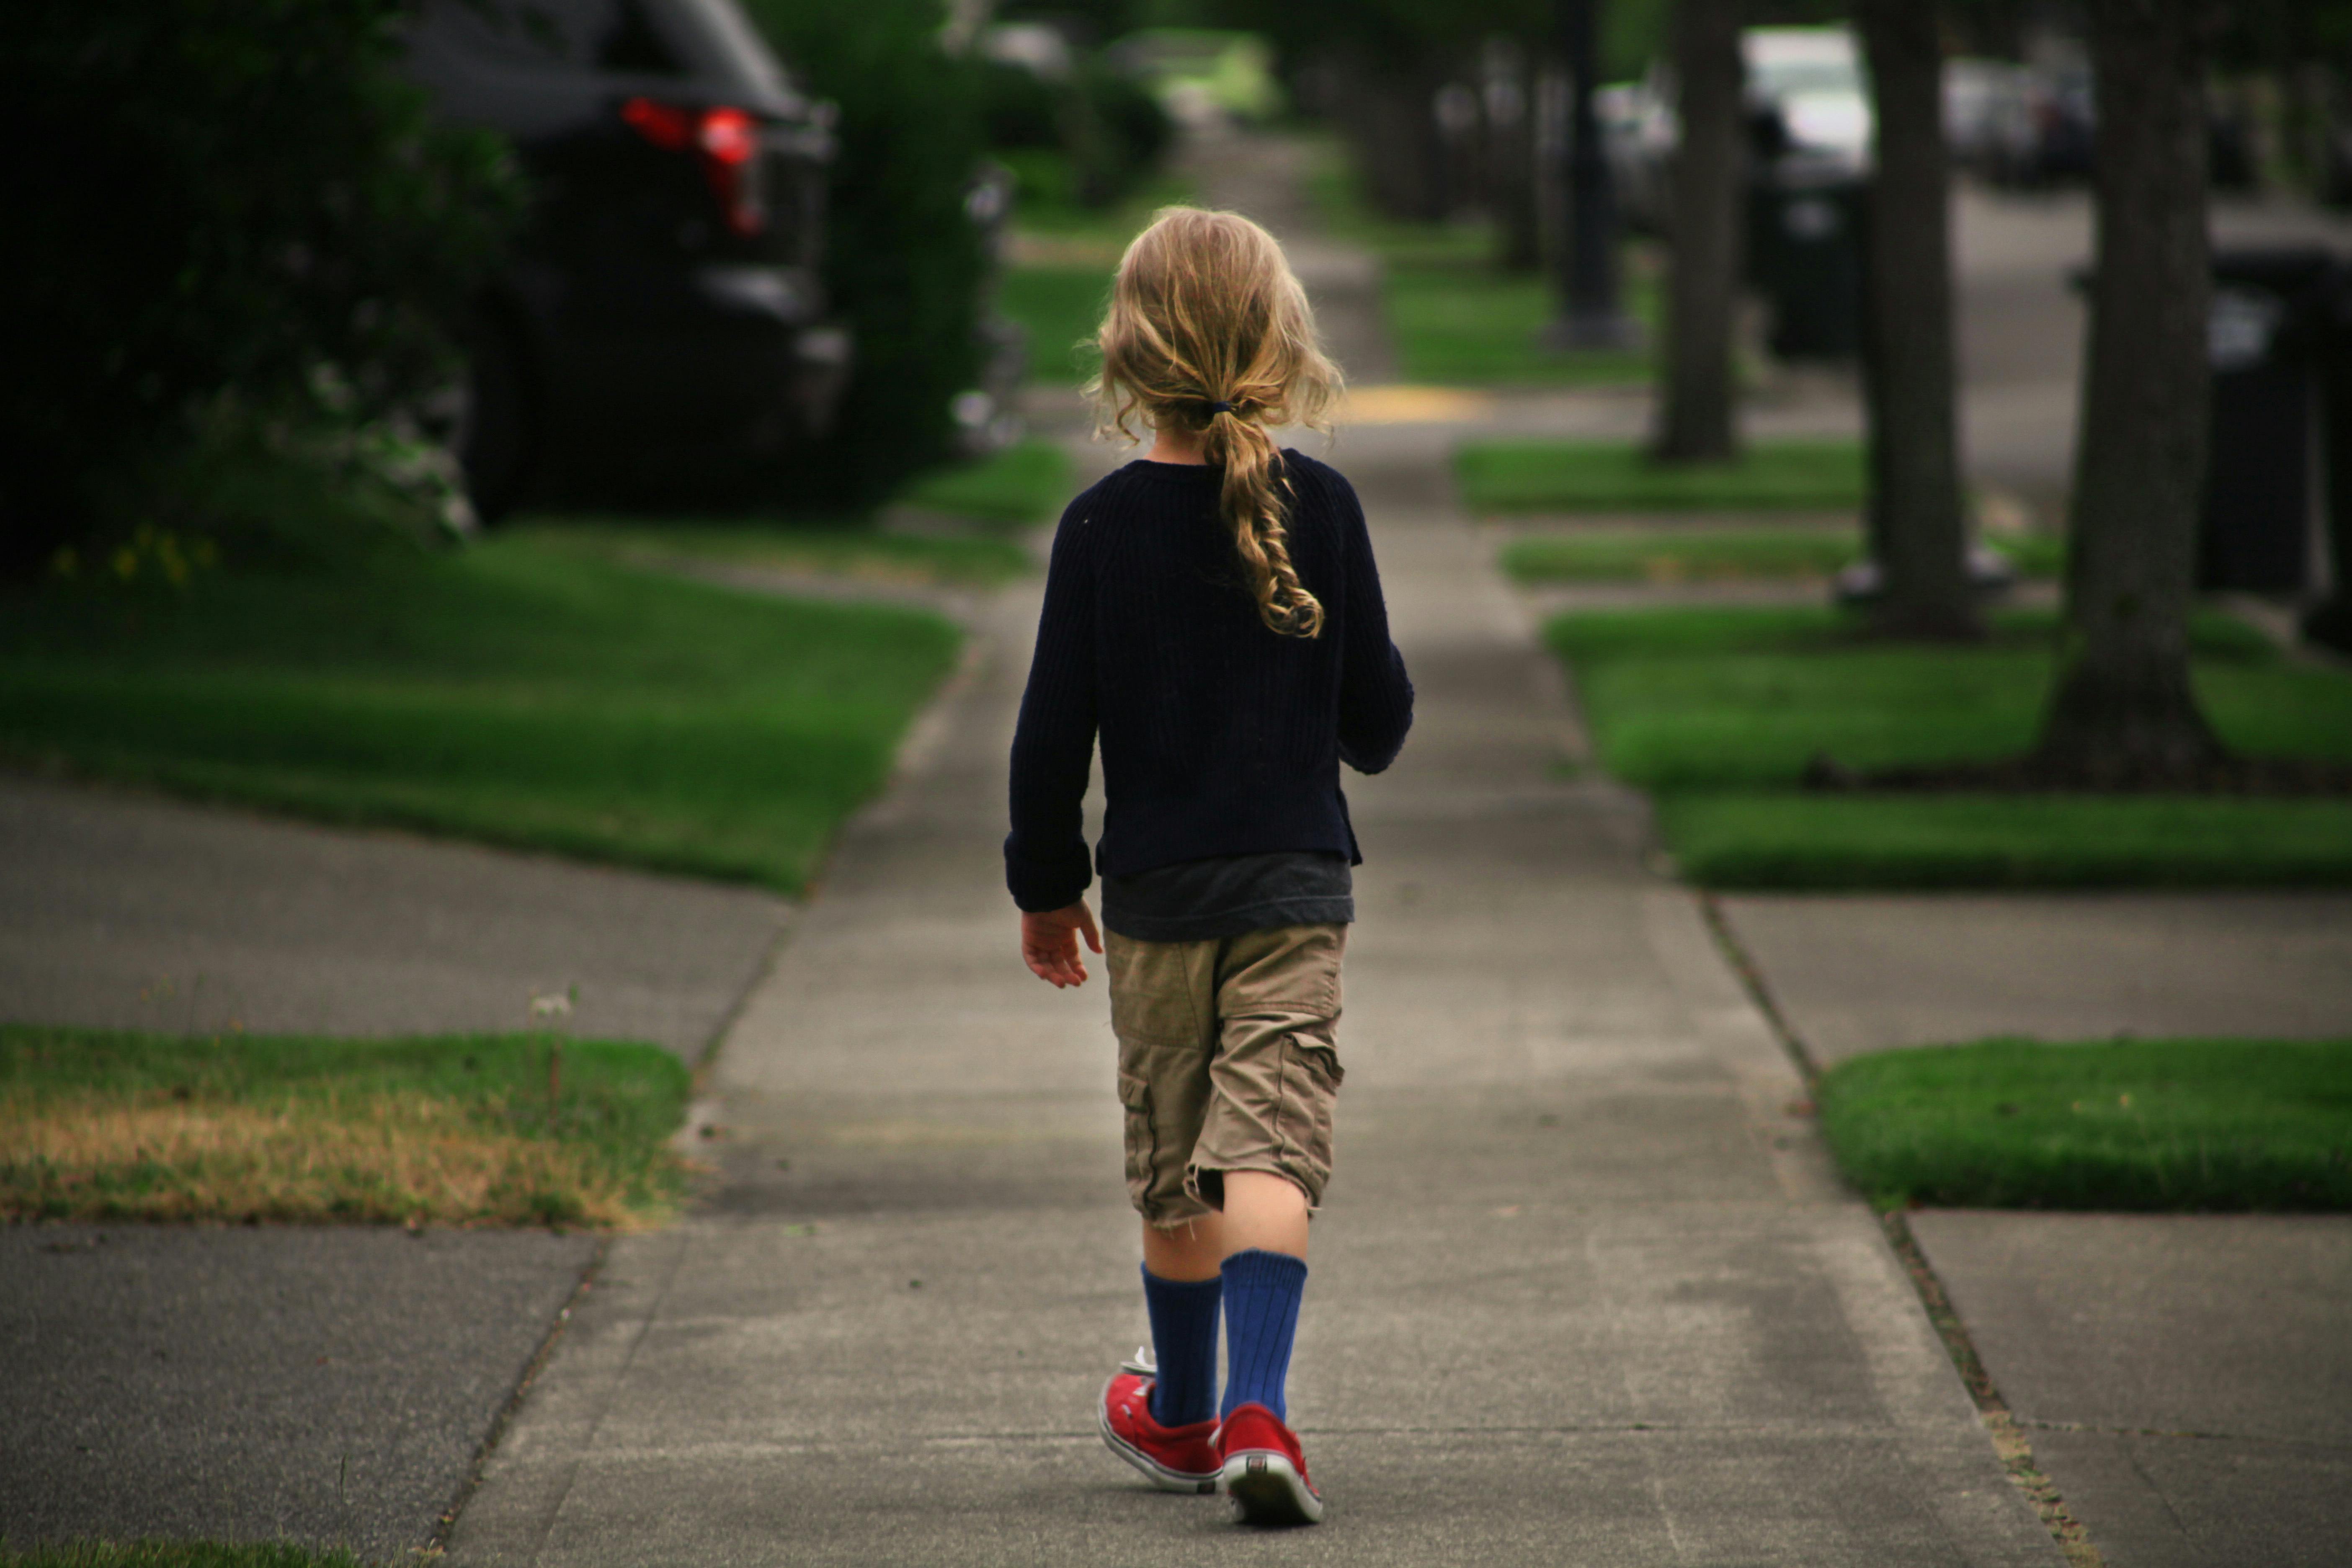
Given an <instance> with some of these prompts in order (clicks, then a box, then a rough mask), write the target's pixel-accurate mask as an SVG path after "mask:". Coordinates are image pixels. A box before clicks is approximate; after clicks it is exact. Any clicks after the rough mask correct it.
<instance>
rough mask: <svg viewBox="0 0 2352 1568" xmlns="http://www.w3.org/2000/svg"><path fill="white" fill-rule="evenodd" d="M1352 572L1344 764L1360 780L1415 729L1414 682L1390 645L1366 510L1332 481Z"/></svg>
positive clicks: (1342, 687)
mask: <svg viewBox="0 0 2352 1568" xmlns="http://www.w3.org/2000/svg"><path fill="white" fill-rule="evenodd" d="M1332 478H1333V480H1334V483H1333V487H1332V489H1333V495H1332V504H1333V506H1334V507H1335V508H1336V510H1337V511H1338V513H1339V517H1338V521H1339V538H1340V545H1341V554H1342V556H1343V558H1344V560H1345V562H1346V571H1347V584H1348V587H1347V613H1346V615H1345V616H1343V617H1342V618H1341V622H1340V635H1341V637H1342V638H1343V646H1342V647H1341V648H1340V650H1339V658H1340V665H1339V756H1340V758H1341V760H1342V761H1344V762H1346V763H1347V764H1348V765H1349V767H1352V768H1354V769H1355V770H1356V771H1357V772H1358V773H1379V772H1380V771H1381V769H1383V768H1385V767H1387V766H1388V765H1389V764H1390V763H1392V762H1394V761H1396V757H1397V753H1398V752H1401V751H1402V750H1403V749H1404V738H1405V732H1406V731H1409V730H1411V729H1412V679H1410V678H1409V677H1408V676H1407V675H1406V674H1405V670H1404V656H1403V655H1402V654H1401V653H1399V652H1397V649H1396V644H1394V643H1393V642H1391V641H1390V640H1389V606H1388V601H1387V600H1386V599H1385V598H1383V597H1382V596H1381V572H1380V567H1379V566H1378V565H1376V564H1375V563H1373V561H1372V536H1371V533H1370V530H1368V529H1367V528H1366V527H1365V526H1364V509H1363V507H1362V505H1361V504H1360V502H1358V500H1356V492H1355V489H1354V488H1353V487H1352V486H1350V485H1349V483H1348V481H1347V480H1345V479H1340V478H1339V476H1338V475H1336V474H1335V475H1333V476H1332Z"/></svg>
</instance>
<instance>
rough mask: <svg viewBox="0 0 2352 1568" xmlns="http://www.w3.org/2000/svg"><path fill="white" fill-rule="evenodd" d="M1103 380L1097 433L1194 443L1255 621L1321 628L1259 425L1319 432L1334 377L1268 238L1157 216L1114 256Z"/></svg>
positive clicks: (1299, 291) (1241, 222) (1214, 216)
mask: <svg viewBox="0 0 2352 1568" xmlns="http://www.w3.org/2000/svg"><path fill="white" fill-rule="evenodd" d="M1096 342H1097V343H1098V344H1099V345H1100V347H1101V349H1102V371H1101V374H1098V375H1097V377H1096V378H1095V381H1094V384H1093V385H1092V386H1090V387H1089V388H1088V389H1087V390H1088V391H1089V392H1091V393H1092V394H1093V395H1094V396H1095V397H1096V399H1097V405H1098V406H1099V407H1100V409H1101V411H1102V423H1103V426H1104V428H1105V430H1106V432H1108V430H1112V429H1116V430H1118V431H1119V432H1120V433H1121V434H1123V435H1125V436H1127V437H1129V439H1130V440H1133V439H1139V437H1137V435H1136V432H1135V431H1134V430H1133V429H1131V428H1130V427H1129V423H1128V422H1129V419H1130V418H1132V417H1133V416H1135V415H1136V414H1137V413H1138V412H1141V413H1142V414H1143V415H1144V416H1145V417H1146V418H1148V419H1149V420H1150V423H1151V425H1152V426H1154V427H1155V428H1162V429H1164V428H1168V427H1170V426H1173V427H1175V428H1178V429H1182V430H1189V431H1192V432H1193V433H1195V434H1197V435H1199V436H1201V437H1202V455H1203V456H1204V457H1206V458H1208V460H1209V462H1210V463H1211V464H1213V466H1215V467H1217V468H1221V469H1223V474H1224V479H1223V485H1222V487H1221V488H1220V489H1219V492H1218V509H1217V510H1218V512H1219V515H1220V516H1222V517H1223V520H1224V521H1225V523H1226V525H1227V526H1228V527H1230V528H1231V529H1232V530H1233V534H1234V549H1235V551H1236V552H1238V553H1239V554H1240V556H1241V563H1242V572H1243V576H1244V582H1245V584H1246V585H1247V587H1248V588H1249V591H1250V594H1251V595H1252V597H1254V598H1255V599H1256V601H1257V613H1258V616H1259V618H1260V619H1262V620H1264V621H1265V624H1266V625H1267V626H1270V627H1272V628H1273V629H1274V630H1275V631H1276V632H1279V633H1282V634H1283V635H1285V636H1287V637H1316V636H1318V635H1320V633H1321V632H1322V630H1323V606H1322V605H1321V604H1320V603H1319V602H1318V600H1317V599H1316V597H1315V595H1312V594H1310V593H1308V592H1307V585H1306V584H1304V583H1302V582H1300V581H1299V580H1298V569H1297V567H1296V566H1294V565H1292V564H1291V561H1290V544H1289V536H1288V516H1287V514H1288V510H1289V508H1288V506H1287V503H1286V493H1287V492H1288V490H1289V489H1290V481H1289V478H1288V476H1287V475H1280V474H1277V472H1276V467H1277V461H1278V458H1279V454H1278V453H1277V452H1276V450H1275V445H1274V437H1271V436H1269V435H1267V434H1266V426H1269V425H1275V426H1280V425H1307V426H1314V427H1315V428H1317V429H1326V430H1328V428H1329V423H1328V415H1329V413H1330V408H1331V405H1332V404H1333V402H1334V401H1336V400H1337V399H1338V397H1339V386H1340V382H1339V367H1338V366H1337V365H1334V364H1333V363H1331V362H1330V360H1329V359H1328V358H1326V357H1325V356H1324V353H1323V350H1322V347H1321V345H1320V344H1319V343H1318V342H1317V341H1316V334H1315V314H1314V311H1313V310H1312V309H1310V308H1309V306H1308V305H1307V290H1306V289H1303V288H1301V287H1300V286H1299V282H1298V279H1297V277H1296V276H1295V275H1293V273H1292V272H1291V270H1290V263H1289V262H1288V261H1287V260H1286V259H1285V258H1284V257H1283V254H1282V247H1281V246H1280V245H1279V244H1277V243H1276V240H1275V237H1274V236H1272V235H1270V234H1268V233H1266V231H1265V230H1264V229H1263V228H1260V227H1259V226H1257V225H1256V224H1254V223H1252V222H1251V221H1250V220H1249V219H1247V218H1245V217H1243V216H1241V215H1240V214H1238V213H1224V212H1203V211H1202V210H1201V209H1200V208H1198V207H1181V206H1180V207H1163V208H1161V209H1160V212H1159V213H1158V214H1157V215H1156V216H1154V217H1153V218H1152V221H1151V226H1150V227H1149V228H1147V229H1145V230H1144V231H1143V232H1142V233H1141V234H1139V235H1138V236H1136V237H1135V241H1134V243H1133V244H1131V245H1129V247H1127V254H1126V255H1125V256H1124V257H1122V258H1119V263H1118V279H1117V280H1116V281H1115V282H1114V283H1113V284H1112V285H1111V297H1110V310H1109V311H1108V313H1107V314H1106V315H1105V316H1104V318H1103V323H1102V329H1101V331H1099V332H1097V334H1096Z"/></svg>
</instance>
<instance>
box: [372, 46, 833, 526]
mask: <svg viewBox="0 0 2352 1568" xmlns="http://www.w3.org/2000/svg"><path fill="white" fill-rule="evenodd" d="M408 61H409V70H410V73H411V75H412V76H413V77H414V78H415V80H417V81H418V82H419V83H421V84H422V85H423V86H425V88H426V89H428V90H429V91H430V92H431V94H432V96H433V100H434V103H435V106H436V113H437V114H439V115H440V116H441V117H442V118H444V119H446V121H449V122H451V123H454V124H461V125H468V126H484V127H488V128H490V129H493V130H496V131H499V132H504V133H505V134H506V136H507V137H508V138H509V139H510V141H511V142H512V143H513V146H514V148H515V151H516V154H517V156H518V158H519V159H520V163H521V164H522V169H523V173H524V175H525V177H526V180H527V183H528V185H529V188H530V193H531V202H532V206H531V210H530V215H529V217H528V219H527V221H526V224H525V226H524V230H523V233H522V235H521V237H520V240H519V241H518V243H517V245H516V247H515V251H514V254H513V257H512V258H511V260H510V262H509V265H508V266H507V267H506V268H505V269H504V272H503V274H502V275H501V276H500V277H499V279H498V281H497V283H496V285H495V286H494V287H493V288H492V289H491V290H490V291H489V293H488V296H487V297H486V298H485V299H484V300H483V301H482V303H481V307H480V310H479V312H478V319H477V321H476V322H475V323H474V325H473V329H472V331H471V334H470V337H471V342H470V343H469V348H470V351H471V360H472V375H471V385H470V392H471V396H470V398H469V399H468V407H467V414H466V416H465V420H464V424H463V426H462V429H461V432H460V437H459V447H460V455H461V456H462V457H463V458H464V460H465V464H466V471H467V478H468V480H469V483H470V488H471V489H472V490H473V492H474V500H475V505H476V507H477V509H478V510H479V511H480V512H481V513H482V514H483V515H484V516H485V517H495V516H497V515H498V514H499V513H500V512H502V511H505V510H509V509H510V508H511V507H513V506H514V505H515V503H516V502H517V501H518V500H521V499H522V498H524V497H525V496H526V495H528V494H530V493H531V492H532V491H534V490H536V489H541V488H542V487H545V486H549V485H554V486H559V487H561V488H564V489H575V488H578V487H580V486H583V485H585V486H589V487H599V486H612V485H615V484H617V485H619V486H621V487H623V488H625V489H630V490H640V491H641V490H646V489H652V488H653V487H654V486H656V485H658V484H664V483H668V482H673V481H676V480H677V479H687V480H688V481H689V482H690V481H691V480H692V479H694V478H695V477H697V476H705V477H708V476H711V475H724V474H729V473H734V472H740V471H748V470H750V469H751V468H756V466H757V465H758V464H759V463H760V462H761V460H763V459H767V458H772V457H774V456H775V455H776V454H777V453H779V452H781V451H782V450H783V449H785V448H786V447H788V446H789V445H790V444H791V443H792V442H793V441H794V440H796V439H800V438H803V437H809V436H812V435H816V434H821V433H822V432H823V430H824V426H826V424H827V422H828V421H829V419H830V418H831V416H832V412H833V409H834V406H835V403H836V402H837V401H838V399H839V396H840V393H841V389H842V386H843V384H844V383H845V381H846V379H847V375H848V370H849V359H850V350H851V344H850V338H849V334H848V332H847V331H845V329H844V328H842V327H841V326H840V325H839V324H837V323H836V322H835V321H832V320H831V319H830V318H829V317H828V314H827V304H826V300H825V294H824V283H823V274H822V270H821V264H822V261H823V257H824V200H825V195H824V193H825V176H826V166H827V164H829V163H831V161H832V159H833V155H834V142H833V136H832V111H831V106H830V105H826V104H820V103H813V102H811V101H810V100H808V99H807V98H806V97H805V96H803V94H802V93H801V92H799V91H798V90H797V89H795V88H794V87H793V83H792V80H791V79H790V77H789V76H787V74H786V73H785V71H784V69H783V68H782V65H781V64H780V63H779V62H778V61H777V59H776V58H775V56H774V55H773V54H772V53H771V52H770V51H769V49H768V47H767V45H766V44H765V42H764V41H763V40H762V39H761V37H760V35H759V34H758V32H757V31H756V30H755V29H754V28H753V26H751V22H750V21H749V20H748V19H747V18H746V17H745V16H743V14H742V12H741V11H740V10H739V9H738V8H737V6H736V5H735V0H425V3H424V4H423V5H422V6H421V7H420V9H419V13H418V16H417V19H416V21H415V26H414V28H413V31H412V34H411V37H410V44H409V52H408Z"/></svg>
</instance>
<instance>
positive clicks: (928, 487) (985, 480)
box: [894, 441, 1073, 569]
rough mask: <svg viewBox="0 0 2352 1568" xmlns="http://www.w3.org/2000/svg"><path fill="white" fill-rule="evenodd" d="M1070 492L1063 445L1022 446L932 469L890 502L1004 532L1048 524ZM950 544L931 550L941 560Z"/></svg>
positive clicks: (1038, 443) (1029, 443)
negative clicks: (961, 519)
mask: <svg viewBox="0 0 2352 1568" xmlns="http://www.w3.org/2000/svg"><path fill="white" fill-rule="evenodd" d="M1072 490H1073V484H1072V481H1071V478H1070V458H1069V454H1068V453H1066V452H1065V451H1064V450H1063V449H1062V447H1061V443H1059V442H1057V441H1022V442H1017V443H1015V444H1014V445H1013V446H1010V447H1004V448H1003V450H1001V451H996V452H992V453H990V454H989V455H988V456H987V457H985V458H980V459H978V460H977V461H974V462H970V463H959V464H957V465H956V466H954V467H953V468H936V469H933V470H932V471H931V472H929V473H928V474H924V475H922V476H921V477H920V478H919V479H915V480H914V481H913V482H912V483H911V484H908V486H907V487H906V488H905V489H901V490H900V491H899V492H898V495H897V497H895V498H894V499H895V500H898V502H899V503H900V504H902V505H906V506H911V507H917V508H919V509H921V510H925V511H937V512H947V513H949V514H950V515H953V516H956V517H963V518H970V519H971V520H972V521H975V522H981V523H992V524H996V525H998V526H1000V527H1004V528H1026V527H1028V526H1029V525H1030V524H1032V523H1038V522H1050V521H1053V519H1054V517H1055V514H1056V513H1058V512H1059V511H1060V510H1062V507H1063V506H1064V504H1065V503H1066V502H1067V501H1068V500H1069V499H1070V496H1071V494H1072ZM951 543H952V542H947V541H940V542H932V545H933V548H934V550H935V552H940V555H941V557H942V558H944V555H945V552H946V550H947V547H948V546H949V545H950V544H951ZM897 548H902V549H908V550H912V549H913V548H914V546H913V545H912V544H911V543H910V544H908V545H902V546H898V547H897ZM1016 569H1017V568H1016Z"/></svg>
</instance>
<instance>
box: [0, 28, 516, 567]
mask: <svg viewBox="0 0 2352 1568" xmlns="http://www.w3.org/2000/svg"><path fill="white" fill-rule="evenodd" d="M404 8H405V7H404V4H403V0H145V3H143V4H141V5H96V6H93V5H88V4H86V3H84V0H13V3H12V4H11V5H8V6H7V7H6V9H5V12H0V133H5V135H6V136H7V140H8V144H9V146H10V147H11V148H12V149H14V152H13V153H12V155H11V156H10V158H9V159H8V160H7V173H6V174H5V175H0V204H4V206H0V210H5V211H6V212H7V214H8V221H9V226H10V230H11V233H10V241H11V245H12V247H13V250H14V256H13V258H12V259H13V260H14V262H15V266H14V267H13V268H12V269H11V271H12V276H11V281H10V286H9V288H8V289H6V290H5V293H0V348H5V358H6V361H7V363H8V365H9V369H10V374H9V375H8V377H7V379H6V384H5V389H4V390H0V571H11V570H13V571H16V572H22V571H25V570H26V569H28V568H30V567H32V566H34V565H36V564H37V563H40V562H42V561H44V560H46V559H47V558H48V556H49V555H50V553H51V552H53V551H54V550H55V549H56V548H57V547H58V545H59V544H61V543H63V542H67V541H68V540H72V539H74V538H76V537H77V536H79V535H84V534H88V533H89V532H90V531H93V530H94V529H96V528H98V527H100V526H101V525H102V524H103V523H104V522H105V521H106V519H107V517H108V515H109V513H110V510H122V509H126V508H127V509H128V510H131V511H132V512H134V513H135V512H136V511H137V510H138V500H137V497H138V495H139V491H140V483H139V481H140V479H141V476H142V475H158V476H160V474H162V473H163V472H164V471H166V470H168V468H169V467H170V465H171V463H172V461H173V458H174V454H175V453H177V452H178V451H179V450H181V449H182V448H184V447H185V446H186V445H187V443H188V442H189V440H190V439H191V436H192V432H191V428H190V419H191V415H192V411H193V410H194V409H196V408H198V407H199V406H201V405H207V404H209V403H213V402H215V401H217V400H218V399H219V398H221V397H222V396H224V395H232V396H234V397H235V399H236V401H238V402H239V403H241V404H242V405H245V406H247V407H255V408H272V409H286V410H302V411H308V413H309V414H310V416H313V417H320V418H332V419H336V420H343V421H362V422H363V421H365V420H367V419H370V418H373V417H375V416H380V415H382V414H383V413H384V412H386V411H388V410H390V409H393V408H394V407H397V406H399V405H403V404H405V403H408V402H410V401H413V400H415V399H417V398H420V397H421V396H422V395H424V394H425V392H426V391H427V390H429V389H430V388H432V387H434V386H435V385H436V384H439V383H442V382H444V381H446V379H447V378H448V376H449V375H450V374H451V369H452V366H453V364H454V360H453V358H452V357H451V349H450V346H449V339H448V337H447V335H446V332H445V331H443V326H442V324H443V323H445V322H454V321H457V319H458V316H459V312H460V311H461V310H462V308H463V306H464V304H465V302H466V301H467V299H468V298H469V296H470V295H471V293H472V291H473V289H474V288H475V286H476V284H477V282H478V279H480V278H481V276H482V275H483V274H484V272H485V271H486V269H487V268H488V266H489V265H490V264H491V263H492V262H493V260H494V259H495V258H496V255H497V252H498V248H499V242H500V241H501V239H502V237H503V236H504V234H505V232H506V230H507V227H508V226H509V224H510V223H511V221H512V220H513V217H514V216H515V214H516V211H517V207H518V203H517V201H516V199H515V198H516V192H515V182H514V180H513V178H512V176H511V175H510V174H509V173H508V172H507V169H506V167H505V163H504V161H503V154H502V152H501V150H500V148H499V144H498V143H497V142H496V141H495V140H493V139H489V138H487V137H484V136H481V135H478V134H469V133H458V132H447V131H440V130H435V129H433V128H431V127H430V126H429V125H428V123H427V121H426V120H425V114H424V99H423V95H422V94H421V93H419V92H418V91H416V90H415V89H413V88H412V87H410V86H408V85H407V84H406V83H404V81H402V80H401V79H399V78H398V76H397V75H396V74H395V71H396V63H397V55H398V50H399V47H400V40H399V32H398V29H399V26H400V21H401V17H402V16H403V14H404ZM322 373H323V374H322ZM320 386H331V387H332V388H333V389H334V396H333V398H332V400H331V402H332V404H333V405H334V406H331V407H320V405H319V399H318V397H317V395H316V394H315V393H314V391H313V389H314V388H316V387H320ZM126 477H127V478H128V481H129V482H126ZM152 482H160V479H158V480H156V481H152ZM152 482H151V485H150V488H151V489H152Z"/></svg>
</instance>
